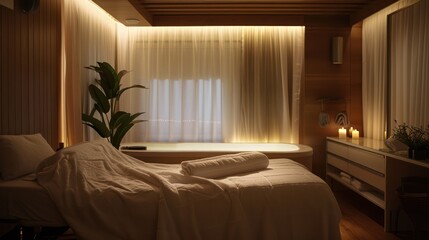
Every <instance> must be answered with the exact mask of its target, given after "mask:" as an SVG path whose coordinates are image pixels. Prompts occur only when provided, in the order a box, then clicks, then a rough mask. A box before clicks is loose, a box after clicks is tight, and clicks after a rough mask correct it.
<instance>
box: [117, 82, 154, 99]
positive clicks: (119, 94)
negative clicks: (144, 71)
mask: <svg viewBox="0 0 429 240" xmlns="http://www.w3.org/2000/svg"><path fill="white" fill-rule="evenodd" d="M132 88H141V89H148V88H147V87H145V86H143V85H140V84H137V85H132V86H129V87H126V88H122V89H121V90H119V92H118V95H117V96H116V99H117V100H118V101H119V98H120V97H121V95H122V94H123V93H124V92H125V91H127V90H129V89H132Z"/></svg>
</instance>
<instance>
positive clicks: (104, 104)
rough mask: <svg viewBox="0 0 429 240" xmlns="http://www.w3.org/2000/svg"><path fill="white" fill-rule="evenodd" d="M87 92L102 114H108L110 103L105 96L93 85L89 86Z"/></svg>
mask: <svg viewBox="0 0 429 240" xmlns="http://www.w3.org/2000/svg"><path fill="white" fill-rule="evenodd" d="M88 90H89V94H91V98H92V99H94V101H95V102H96V103H97V104H98V105H99V106H100V107H101V110H102V111H103V112H104V113H108V112H109V111H110V103H109V100H108V99H107V97H106V95H104V93H103V92H102V91H101V90H100V89H99V88H98V87H97V86H95V85H94V84H91V85H89V87H88Z"/></svg>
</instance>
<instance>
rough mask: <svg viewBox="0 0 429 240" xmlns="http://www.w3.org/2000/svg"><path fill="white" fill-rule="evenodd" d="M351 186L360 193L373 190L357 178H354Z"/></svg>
mask: <svg viewBox="0 0 429 240" xmlns="http://www.w3.org/2000/svg"><path fill="white" fill-rule="evenodd" d="M350 184H351V185H352V186H353V187H354V188H356V189H357V190H359V191H369V190H371V187H370V186H369V185H368V184H366V183H364V182H361V181H359V180H357V179H356V178H353V180H352V181H351V182H350Z"/></svg>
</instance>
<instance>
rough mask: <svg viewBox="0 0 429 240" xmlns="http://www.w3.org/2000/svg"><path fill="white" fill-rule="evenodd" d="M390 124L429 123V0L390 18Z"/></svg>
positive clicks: (423, 0) (416, 124)
mask: <svg viewBox="0 0 429 240" xmlns="http://www.w3.org/2000/svg"><path fill="white" fill-rule="evenodd" d="M390 80H391V82H390V84H391V119H390V120H391V126H392V127H394V126H395V123H394V121H395V120H396V121H398V123H403V122H405V123H408V124H411V125H414V126H426V125H427V124H429V108H428V106H429V0H421V1H420V2H418V3H416V4H414V5H412V6H410V7H408V8H407V9H404V10H402V11H399V12H397V13H395V14H393V15H392V18H391V78H390Z"/></svg>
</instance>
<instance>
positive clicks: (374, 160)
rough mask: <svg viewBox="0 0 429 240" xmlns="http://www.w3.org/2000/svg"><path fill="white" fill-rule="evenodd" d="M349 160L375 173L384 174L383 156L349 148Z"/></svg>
mask: <svg viewBox="0 0 429 240" xmlns="http://www.w3.org/2000/svg"><path fill="white" fill-rule="evenodd" d="M349 160H350V161H353V162H355V163H358V164H360V165H363V166H365V167H368V168H370V169H373V170H375V171H377V172H380V173H383V174H385V173H386V159H385V157H384V156H383V155H380V154H377V153H373V152H369V151H365V150H362V149H357V148H352V147H351V148H349Z"/></svg>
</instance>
